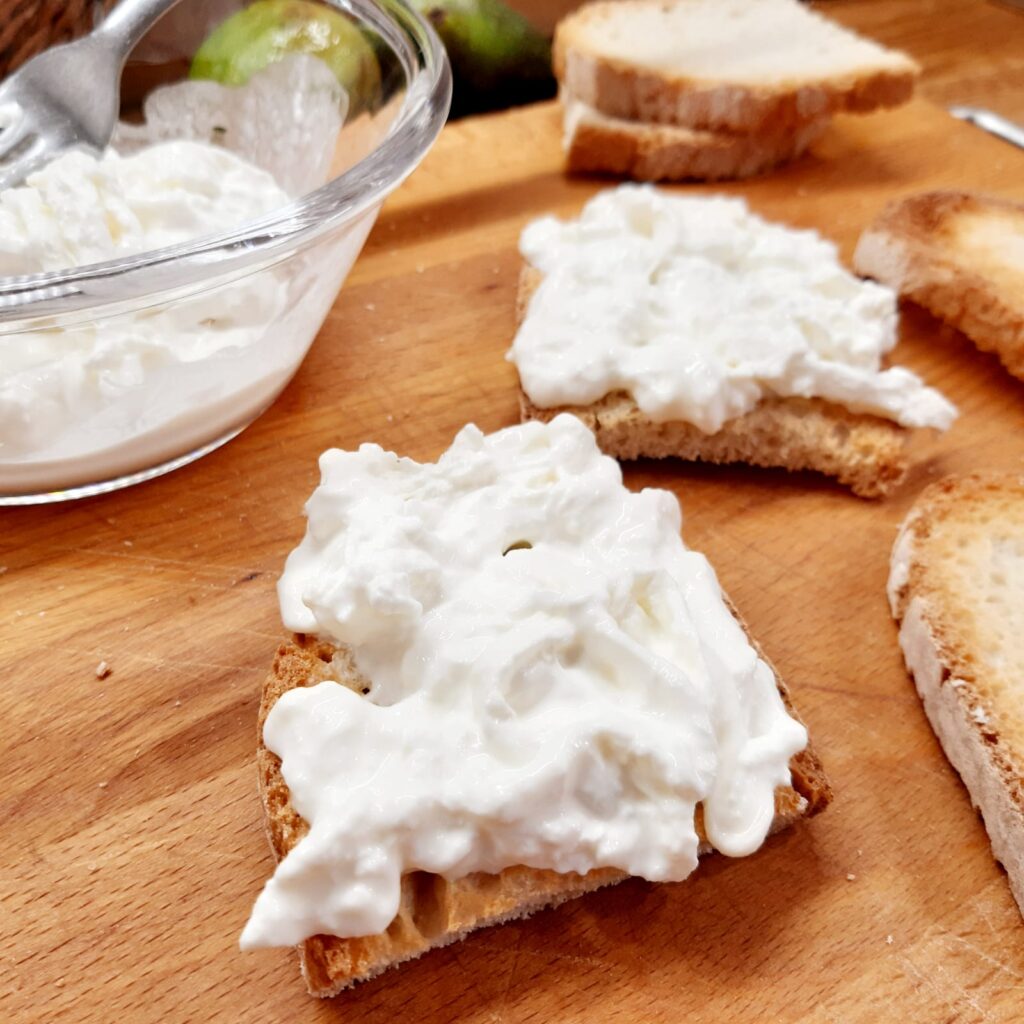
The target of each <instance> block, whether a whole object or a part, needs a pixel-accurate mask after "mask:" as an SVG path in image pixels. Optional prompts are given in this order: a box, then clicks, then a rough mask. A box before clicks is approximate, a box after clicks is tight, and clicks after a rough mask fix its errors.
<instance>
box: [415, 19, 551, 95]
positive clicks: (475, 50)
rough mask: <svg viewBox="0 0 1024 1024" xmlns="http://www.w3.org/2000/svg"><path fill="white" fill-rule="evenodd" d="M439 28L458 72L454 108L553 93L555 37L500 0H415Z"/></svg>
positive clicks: (438, 32) (456, 73) (437, 28)
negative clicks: (552, 59) (545, 33)
mask: <svg viewBox="0 0 1024 1024" xmlns="http://www.w3.org/2000/svg"><path fill="white" fill-rule="evenodd" d="M410 3H411V6H412V7H414V8H415V9H416V10H417V11H419V13H420V14H422V15H423V16H424V18H426V19H427V20H428V21H429V22H430V23H431V24H432V25H433V26H434V28H435V29H436V30H437V34H438V35H439V36H440V37H441V39H442V41H443V42H444V44H445V48H446V49H447V51H448V57H449V60H450V61H451V64H452V71H453V73H454V76H455V98H454V102H453V114H456V115H458V114H463V113H471V112H475V111H478V110H487V109H494V108H495V107H502V106H509V105H512V104H515V103H529V102H532V101H534V100H538V99H544V98H546V97H547V96H551V95H554V91H555V80H554V77H553V75H552V73H551V42H550V40H549V39H548V38H547V37H546V36H545V35H543V34H542V33H541V32H538V31H537V29H535V28H534V27H533V25H532V24H531V23H530V22H529V21H528V20H527V19H526V18H524V17H523V16H522V15H521V14H519V13H518V11H514V10H512V9H511V8H510V7H507V6H506V5H505V4H503V3H502V2H501V0H410Z"/></svg>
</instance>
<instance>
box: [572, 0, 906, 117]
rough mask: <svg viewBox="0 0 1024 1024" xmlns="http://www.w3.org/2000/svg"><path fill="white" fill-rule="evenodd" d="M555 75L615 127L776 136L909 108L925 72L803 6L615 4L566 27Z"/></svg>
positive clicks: (712, 1)
mask: <svg viewBox="0 0 1024 1024" xmlns="http://www.w3.org/2000/svg"><path fill="white" fill-rule="evenodd" d="M553 57H554V64H555V73H556V75H557V76H558V78H559V80H560V81H561V83H562V85H563V87H564V88H565V89H567V90H568V91H569V92H570V93H571V94H572V95H573V96H575V97H576V98H577V99H580V100H582V101H583V102H585V103H587V104H589V105H590V106H592V107H595V108H596V109H598V110H600V111H602V112H603V113H605V114H610V115H611V116H613V117H621V118H627V119H630V120H635V121H657V122H663V123H666V124H679V125H685V126H687V127H691V128H711V129H714V130H719V131H723V130H724V131H739V132H747V131H762V132H764V131H772V130H779V131H781V130H785V128H786V127H787V126H795V125H799V124H802V123H804V122H806V121H808V120H811V119H814V118H819V117H823V116H827V115H829V114H832V113H836V112H839V111H852V112H866V111H870V110H874V109H876V108H878V107H890V106H895V105H897V104H899V103H903V102H905V101H906V100H907V99H909V97H910V95H911V94H912V92H913V88H914V82H915V80H916V78H917V76H918V74H919V71H920V69H919V68H918V66H917V64H916V63H915V62H914V61H913V60H911V59H910V58H909V57H908V56H907V55H906V54H903V53H899V52H897V51H895V50H889V49H886V48H885V47H882V46H879V45H877V44H876V43H873V42H871V41H870V40H867V39H863V38H861V37H860V36H857V35H855V34H854V33H852V32H849V31H848V30H846V29H844V28H842V27H841V26H839V25H837V24H835V23H834V22H831V21H829V20H828V19H827V18H824V17H822V16H821V15H820V14H817V13H816V12H814V11H812V10H810V9H809V8H808V7H807V5H805V4H802V3H800V2H799V0H617V2H600V3H594V4H589V5H587V6H585V7H583V8H581V9H580V10H579V11H577V12H576V13H574V14H571V15H569V16H568V17H567V18H565V19H564V20H563V21H562V22H560V23H559V25H558V28H557V29H556V32H555V43H554V54H553Z"/></svg>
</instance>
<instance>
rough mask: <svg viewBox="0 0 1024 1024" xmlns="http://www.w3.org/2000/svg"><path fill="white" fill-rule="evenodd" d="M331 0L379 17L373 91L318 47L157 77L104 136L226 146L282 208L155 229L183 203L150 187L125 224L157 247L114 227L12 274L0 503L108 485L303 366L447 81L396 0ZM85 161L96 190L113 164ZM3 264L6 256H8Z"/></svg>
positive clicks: (151, 470)
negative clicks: (355, 103)
mask: <svg viewBox="0 0 1024 1024" xmlns="http://www.w3.org/2000/svg"><path fill="white" fill-rule="evenodd" d="M327 6H332V7H335V8H337V9H339V10H341V11H342V12H344V13H345V14H346V15H347V16H348V17H351V18H352V19H354V20H355V21H356V22H357V23H358V24H359V25H360V27H361V28H363V29H364V30H366V31H368V32H372V33H373V38H374V50H375V52H376V54H377V58H378V60H379V62H380V69H381V90H380V96H379V99H378V101H377V102H375V103H374V104H373V105H372V106H371V107H369V108H366V107H365V106H363V107H362V109H358V110H353V109H352V108H351V106H350V105H349V104H348V102H347V97H346V96H345V93H344V91H343V90H342V89H341V88H340V87H339V86H338V84H337V81H336V80H335V79H334V77H333V75H332V74H331V73H330V72H329V71H328V70H327V66H326V65H325V64H323V63H322V62H320V61H319V60H317V59H316V58H314V57H309V56H292V57H288V58H286V59H285V60H284V61H282V62H281V63H280V64H274V65H271V66H270V67H269V68H267V69H266V70H265V71H262V72H260V73H259V74H257V75H254V76H253V77H252V78H250V80H249V81H248V83H247V84H246V85H244V86H239V87H228V86H222V85H219V84H217V83H214V82H204V81H188V80H183V81H180V82H174V83H171V84H166V83H165V84H162V85H160V86H159V87H157V88H155V89H153V90H151V91H150V92H149V94H148V95H147V96H146V97H145V99H144V100H143V102H142V105H141V113H142V118H141V119H136V123H125V124H122V125H121V126H120V127H119V129H118V131H117V133H116V134H115V138H114V140H113V142H112V145H113V148H114V149H115V150H116V151H117V153H118V154H120V155H121V157H123V159H124V161H130V160H132V159H133V155H134V154H140V153H142V154H144V153H145V151H146V150H147V149H150V151H151V152H152V153H157V152H162V151H158V150H156V149H152V148H151V147H157V146H161V145H169V150H168V151H167V152H168V159H167V161H166V163H170V158H171V157H172V156H175V158H176V159H181V154H180V153H177V154H176V151H175V147H174V144H172V143H170V140H181V139H188V140H194V141H196V142H199V143H202V144H212V145H214V146H217V147H222V148H223V149H227V150H230V151H232V152H233V153H234V154H237V156H238V157H241V158H242V159H243V160H245V161H247V162H248V163H249V164H251V165H255V166H257V167H260V168H262V169H263V171H266V172H269V174H270V175H272V176H273V178H274V181H275V182H276V186H275V185H274V184H273V183H270V187H271V188H274V189H275V191H276V192H278V194H279V195H280V198H281V205H276V206H274V207H273V208H272V209H270V210H269V211H268V212H266V213H264V214H263V215H262V216H259V217H258V219H255V220H249V221H248V223H242V224H237V225H232V226H231V227H229V228H227V229H225V230H221V231H219V233H216V234H210V233H208V229H207V231H206V232H204V233H203V234H201V235H199V236H198V237H194V238H192V237H188V235H189V232H185V233H183V234H182V233H178V234H176V233H175V231H174V230H171V231H165V232H163V233H161V231H160V230H159V228H160V217H161V216H163V217H164V218H165V220H168V221H170V222H173V221H174V218H175V216H176V213H168V211H167V210H163V211H160V210H157V209H153V208H147V204H146V202H145V196H143V202H142V206H141V209H133V210H131V211H129V213H130V217H129V216H127V215H126V223H129V224H130V226H137V225H138V223H140V222H141V223H143V224H144V225H148V226H149V227H150V228H151V229H153V230H151V231H150V233H149V234H148V235H146V234H145V232H142V234H143V235H144V236H145V237H147V238H157V239H162V240H163V241H160V242H159V243H157V244H161V245H163V247H162V248H157V249H153V248H147V251H144V252H133V251H132V249H131V247H130V245H128V246H127V248H126V243H125V242H124V239H123V238H122V237H121V235H120V233H119V232H120V228H119V227H118V226H117V225H114V228H116V229H117V230H115V229H114V228H112V229H111V231H110V232H108V233H104V232H100V234H104V237H107V235H108V234H109V235H110V236H113V237H116V238H119V239H120V247H117V246H115V247H114V248H113V249H112V251H111V252H109V253H106V252H104V253H103V255H102V258H103V260H104V262H94V260H95V256H91V257H89V258H90V262H89V264H88V265H85V266H76V267H74V268H72V269H56V267H54V266H53V265H52V259H53V257H52V254H50V255H49V259H50V262H49V263H47V262H46V260H35V259H33V260H29V261H28V262H27V263H24V264H23V265H24V266H26V267H28V270H29V272H28V273H27V274H26V273H25V272H24V271H22V274H21V276H17V277H13V276H6V277H0V504H28V503H35V502H43V501H58V500H63V499H66V498H72V497H80V496H83V495H87V494H97V493H102V492H104V491H107V490H112V489H115V488H117V487H123V486H127V485H128V484H132V483H136V482H138V481H139V480H141V479H149V478H150V477H152V476H155V475H158V474H159V473H161V472H167V471H168V470H170V469H174V468H177V467H178V466H180V465H184V464H185V463H187V462H189V461H191V460H192V459H193V458H198V457H199V456H200V455H203V454H205V453H206V452H208V451H210V450H212V449H213V448H215V447H217V446H218V445H219V444H221V443H223V442H224V441H226V440H229V439H230V438H231V437H233V436H235V435H236V434H237V433H238V432H239V431H240V430H241V429H243V428H244V427H245V426H246V425H247V424H248V423H250V422H251V421H252V420H253V419H255V418H256V417H257V416H258V415H259V414H260V413H261V412H262V411H263V410H264V409H265V408H266V407H267V406H268V405H269V404H270V403H271V402H272V401H273V400H274V398H275V397H276V396H277V394H278V393H279V392H280V391H281V390H282V388H284V386H285V385H286V384H287V382H288V381H289V379H290V378H291V377H292V375H293V374H294V373H295V371H296V370H297V369H298V367H299V364H300V363H301V362H302V360H303V358H304V356H305V354H306V352H307V351H308V349H309V346H310V345H311V343H312V341H313V339H314V337H315V336H316V333H317V331H318V330H319V328H320V326H321V324H322V323H323V320H324V317H325V316H326V314H327V311H328V310H329V309H330V306H331V304H332V303H333V301H334V298H335V296H336V294H337V291H338V289H339V288H340V287H341V285H342V283H343V281H344V279H345V277H346V275H347V274H348V272H349V270H350V269H351V266H352V264H353V263H354V261H355V259H356V257H357V256H358V254H359V251H360V249H361V248H362V245H363V243H364V241H365V240H366V236H367V235H368V233H369V231H370V228H371V227H372V226H373V223H374V220H375V219H376V216H377V213H378V211H379V209H380V206H381V204H382V202H383V200H384V198H385V197H386V196H387V195H388V193H389V192H391V191H392V190H393V189H394V188H395V187H396V186H397V185H398V184H399V183H400V182H401V181H402V180H403V179H404V178H405V177H406V176H407V175H408V174H409V173H410V172H411V171H412V170H413V169H414V168H415V167H416V165H417V164H418V163H419V161H420V160H421V159H422V157H423V156H424V154H425V153H426V151H427V150H428V149H429V148H430V146H431V144H432V143H433V141H434V139H435V138H436V136H437V134H438V132H439V131H440V128H441V125H442V124H443V122H444V118H445V115H446V113H447V109H448V103H449V99H450V90H451V86H450V75H449V72H448V67H447V63H446V60H445V57H444V53H443V50H442V48H441V46H440V44H439V43H438V41H437V38H436V36H434V34H433V33H432V31H431V30H430V29H429V28H428V27H427V26H426V25H425V24H424V23H423V22H422V21H421V20H420V19H419V18H418V16H416V15H415V14H413V13H412V12H411V11H410V10H409V9H408V8H407V7H405V5H404V4H402V3H400V2H399V0H381V2H378V3H370V2H367V0H337V2H335V3H331V4H328V5H327ZM182 56H185V57H187V56H189V55H188V54H183V55H182ZM181 64H182V66H185V65H184V62H181ZM346 114H348V115H349V116H348V117H347V118H346ZM180 148H181V147H178V149H180ZM76 159H78V160H80V162H81V166H82V167H84V168H86V172H85V173H83V175H80V176H82V177H85V178H86V179H88V182H87V184H88V187H89V188H96V189H98V190H99V192H102V186H103V181H104V178H103V175H104V173H106V170H105V167H104V166H103V165H104V161H100V162H99V164H97V162H96V161H94V160H92V159H91V158H84V157H79V156H78V155H76ZM186 159H187V155H186ZM225 159H228V158H225ZM114 170H115V171H116V170H117V168H114ZM221 173H223V172H222V171H220V170H218V171H217V172H216V174H221ZM94 178H95V182H94V181H93V179H94ZM193 184H194V187H195V188H198V189H200V190H201V189H202V181H199V182H198V184H195V183H193ZM211 191H212V189H211ZM22 198H24V197H22ZM28 198H32V197H28ZM76 199H77V195H76ZM90 202H91V205H92V206H95V205H96V203H95V201H90ZM197 202H198V203H199V204H200V205H201V203H202V197H201V196H200V197H199V198H198V199H197ZM264 205H266V203H265V199H264ZM255 208H257V207H254V209H255ZM109 209H110V210H112V211H113V213H110V212H108V209H107V207H104V212H103V216H104V217H107V218H108V219H109V218H110V217H113V218H114V219H115V220H116V219H117V217H118V216H119V211H118V208H117V205H116V203H115V204H111V205H110V207H109ZM186 213H187V210H186ZM3 215H4V211H3V209H0V218H2V217H3ZM19 215H20V213H19ZM183 216H184V215H183ZM185 219H187V218H185ZM221 219H222V220H223V218H221ZM28 223H31V219H29V221H28ZM172 226H173V227H175V228H180V225H176V224H174V225H172ZM197 230H203V229H202V228H201V227H200V228H198V229H197ZM180 237H184V238H186V240H184V241H176V242H174V244H170V245H167V244H165V240H166V239H168V238H169V239H172V240H174V239H177V238H180ZM108 240H109V239H108ZM73 241H74V242H75V244H76V245H79V243H81V241H82V240H81V238H75V239H73ZM86 241H88V239H87V240H86ZM71 248H73V247H72V246H65V251H70V249H71ZM79 248H80V249H81V251H82V252H91V251H92V250H90V249H89V248H88V246H87V245H86V246H84V247H82V246H81V245H79ZM125 253H127V254H125ZM36 255H38V253H37V252H35V251H34V252H33V257H35V256H36ZM15 256H16V257H18V258H24V252H17V253H15ZM76 262H81V260H80V259H76ZM11 266H15V267H17V266H18V263H17V259H14V260H13V262H12V260H11V259H5V254H4V253H0V273H7V274H10V273H11V270H10V267H11ZM57 266H59V262H58V264H57ZM38 270H42V272H36V271H38Z"/></svg>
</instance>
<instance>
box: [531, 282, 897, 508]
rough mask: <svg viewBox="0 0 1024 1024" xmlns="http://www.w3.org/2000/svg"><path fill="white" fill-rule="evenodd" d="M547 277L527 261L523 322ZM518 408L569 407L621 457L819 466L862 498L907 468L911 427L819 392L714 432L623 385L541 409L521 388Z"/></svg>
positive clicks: (885, 489)
mask: <svg viewBox="0 0 1024 1024" xmlns="http://www.w3.org/2000/svg"><path fill="white" fill-rule="evenodd" d="M541 280H542V275H541V274H540V272H539V271H537V270H536V269H535V268H534V267H531V266H529V265H528V264H527V265H524V266H523V269H522V271H521V272H520V276H519V290H518V294H517V297H516V316H517V320H518V322H520V323H522V321H523V319H524V318H525V316H526V310H527V307H528V305H529V302H530V298H531V297H532V296H533V293H534V292H535V291H536V290H537V288H538V287H539V285H540V282H541ZM519 409H520V416H521V418H522V419H523V420H524V421H525V420H533V419H536V420H542V421H547V420H551V419H553V418H554V417H555V416H557V415H558V414H559V413H562V412H568V413H571V414H572V415H573V416H576V417H578V418H579V419H581V420H582V421H583V422H584V423H586V425H587V426H588V427H590V429H591V430H592V431H593V432H594V436H595V437H596V438H597V443H598V445H599V446H600V448H601V450H602V451H603V452H605V453H606V454H608V455H612V456H614V457H615V458H617V459H639V458H653V459H661V458H681V459H690V460H693V461H697V462H712V463H719V464H726V463H736V462H739V463H745V464H748V465H753V466H764V467H768V468H775V469H786V470H790V471H794V472H795V471H798V470H813V471H815V472H818V473H824V474H825V475H826V476H830V477H834V478H835V479H836V480H838V481H839V483H841V484H844V485H845V486H847V487H849V488H850V490H852V491H853V493H854V494H856V495H857V496H858V497H861V498H880V497H884V496H885V495H886V494H889V493H890V492H891V491H893V490H894V489H895V488H896V487H898V486H899V485H900V483H901V482H902V481H903V479H904V477H905V476H906V474H907V469H908V466H909V459H908V456H907V452H906V447H907V443H908V441H909V438H910V431H908V430H906V429H905V428H904V427H901V426H899V424H897V423H893V422H892V421H891V420H887V419H883V418H882V417H881V416H872V415H870V414H868V413H855V412H850V411H849V410H848V409H846V408H844V407H843V406H841V405H836V404H834V403H832V402H826V401H825V400H823V399H820V398H780V397H776V396H768V397H765V398H762V399H761V401H760V402H758V404H757V405H756V406H755V407H754V408H753V409H751V410H750V412H748V413H745V414H744V415H742V416H737V417H735V418H734V419H731V420H728V421H727V422H726V423H725V424H723V426H722V428H721V430H718V431H716V432H715V433H714V434H706V433H704V431H702V430H700V429H699V428H698V427H696V426H694V425H693V424H691V423H684V422H682V421H672V422H667V423H656V422H655V421H653V420H651V419H650V418H649V417H648V416H646V415H645V414H644V413H643V412H641V411H640V409H639V408H638V406H637V404H636V403H635V402H634V401H633V399H632V398H631V397H630V396H629V395H627V394H626V393H625V392H621V391H615V392H612V393H611V394H609V395H605V397H604V398H602V399H601V400H600V401H598V402H594V403H593V404H592V405H586V406H557V407H555V408H550V409H542V408H539V407H538V406H536V405H534V404H533V402H531V401H530V398H529V396H528V395H527V394H526V393H525V392H524V391H523V390H522V389H521V388H520V391H519Z"/></svg>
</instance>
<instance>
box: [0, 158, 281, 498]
mask: <svg viewBox="0 0 1024 1024" xmlns="http://www.w3.org/2000/svg"><path fill="white" fill-rule="evenodd" d="M288 201H289V199H288V196H287V195H286V194H285V193H284V191H283V190H282V189H281V188H280V187H279V186H278V185H277V184H276V183H275V181H274V179H273V178H272V177H271V176H270V175H269V174H267V173H266V172H265V171H262V170H260V169H259V168H258V167H255V166H253V165H252V164H250V163H248V162H247V161H245V160H243V159H241V158H240V157H238V156H236V155H235V154H233V153H231V152H229V151H228V150H225V149H220V148H218V147H215V146H211V145H207V144H205V143H198V142H188V141H177V142H163V143H159V144H157V145H155V146H152V147H149V148H147V149H143V150H141V151H139V152H138V153H136V154H134V155H132V156H125V157H122V156H119V155H118V154H117V153H115V152H113V151H110V152H108V153H106V154H104V155H103V156H102V157H101V158H96V157H94V156H91V155H88V154H85V153H79V152H72V153H67V154H65V155H63V156H61V157H58V158H57V159H56V160H54V161H53V162H52V163H50V164H48V165H47V166H46V167H44V168H43V169H42V170H41V171H38V172H37V173H35V174H33V175H30V176H29V178H28V179H27V181H26V182H25V184H24V185H22V186H19V187H18V188H12V189H8V190H6V191H4V192H2V193H0V275H2V276H8V275H21V274H38V273H43V272H46V271H52V270H60V269H65V268H68V267H77V266H82V265H85V264H92V263H99V262H104V261H108V260H114V259H117V258H119V257H123V256H130V255H133V254H136V253H141V252H145V251H149V250H152V249H158V248H163V247H164V246H169V245H174V244H176V243H180V242H185V241H188V240H189V239H192V238H195V237H197V236H199V235H204V234H208V233H215V232H219V231H224V230H227V229H230V228H234V227H238V226H239V225H241V224H243V223H244V222H246V221H249V220H253V219H254V218H257V217H260V216H262V215H265V214H268V213H271V212H272V211H274V210H275V209H277V208H279V207H281V206H282V205H284V204H286V203H287V202H288ZM286 301H287V286H286V283H285V281H284V280H281V279H279V278H278V277H276V276H274V275H273V274H262V275H259V276H258V277H255V278H253V279H252V280H251V281H243V282H240V283H238V284H236V285H235V286H234V287H232V288H230V289H221V290H219V291H216V292H212V293H210V294H209V296H208V297H206V298H205V299H204V298H203V297H198V298H195V299H192V300H189V301H187V302H178V303H169V304H166V305H163V306H159V307H155V308H148V309H143V310H140V311H139V312H136V313H132V314H129V315H122V316H114V317H109V318H107V319H105V320H103V321H97V320H91V321H89V320H87V321H85V322H78V323H76V324H74V325H71V326H68V327H65V328H60V329H58V328H54V329H51V330H33V331H26V332H23V333H19V334H12V335H8V336H5V337H4V338H2V339H0V340H2V344H0V490H2V489H3V488H4V487H6V486H8V485H9V486H12V487H17V486H18V484H19V482H20V481H21V480H22V479H24V480H25V481H26V483H27V485H29V486H32V485H33V484H34V483H35V480H34V479H33V478H32V475H31V474H32V471H33V468H34V467H39V473H40V476H39V479H38V483H39V485H40V486H43V487H52V486H59V485H60V483H61V480H60V475H61V474H62V473H66V472H67V470H66V469H65V468H64V467H63V465H62V463H63V462H64V461H70V460H73V459H75V458H79V459H82V458H88V459H93V460H94V461H95V469H94V471H93V474H92V475H93V479H99V480H101V479H103V478H104V476H105V475H106V474H108V473H109V472H110V471H111V470H114V471H116V469H117V468H118V467H117V459H116V457H115V458H114V459H113V461H112V462H111V464H110V465H107V463H106V462H105V460H104V457H103V456H104V453H105V452H108V451H116V450H117V449H118V447H119V446H121V445H123V444H124V443H125V442H126V441H127V440H128V438H127V437H126V436H125V435H126V431H127V428H126V427H125V425H124V424H123V423H122V421H121V420H120V419H115V417H114V416H113V415H110V419H111V424H110V425H107V424H105V422H104V417H105V416H106V415H108V414H107V410H108V409H111V408H116V406H117V404H118V403H121V404H122V405H123V404H124V403H125V402H126V401H128V400H130V399H131V397H132V396H133V395H136V394H137V395H139V396H140V399H139V400H140V403H141V405H140V409H139V411H138V413H136V414H135V416H134V420H133V422H135V423H137V424H145V423H146V422H147V419H156V416H155V413H156V412H160V413H161V414H162V415H163V419H164V422H167V423H173V422H174V419H175V418H176V417H178V418H180V417H181V416H183V415H187V414H189V413H192V412H193V408H194V405H195V401H196V400H195V397H194V393H195V391H196V387H195V386H194V383H193V381H192V380H191V378H190V377H189V376H188V373H189V371H188V367H189V366H190V365H195V364H199V363H204V362H205V361H208V360H209V359H210V358H211V357H213V356H215V355H216V354H217V353H219V352H223V351H225V350H229V349H239V348H243V347H245V346H247V345H249V344H250V343H251V342H253V341H254V340H256V339H258V338H260V337H261V336H262V334H263V332H264V331H265V329H266V326H267V324H270V323H273V322H274V321H275V319H277V318H278V317H279V316H280V315H281V313H282V311H283V309H284V307H285V304H286ZM178 367H181V368H182V370H181V372H180V373H177V375H175V371H176V368H178ZM202 372H204V373H205V375H206V378H207V381H208V382H209V383H208V385H207V391H208V393H209V394H213V393H214V388H213V387H212V380H213V379H214V377H215V372H216V371H211V370H205V371H202ZM193 376H194V374H193ZM236 376H237V377H238V378H239V379H241V378H242V377H244V374H240V375H236ZM237 390H238V391H240V392H243V391H244V389H243V387H242V386H241V385H240V386H239V387H238V389H237ZM179 392H180V395H181V397H178V394H179ZM208 400H209V399H208ZM236 400H239V401H244V397H242V398H237V399H236ZM179 428H180V425H179ZM150 443H151V444H156V445H157V446H158V444H159V442H152V441H151V442H150ZM47 464H54V465H55V466H57V467H59V468H58V469H57V470H56V474H57V475H56V477H54V478H52V479H51V478H49V476H48V475H47V472H46V468H45V467H46V466H47ZM87 478H88V477H87Z"/></svg>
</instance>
